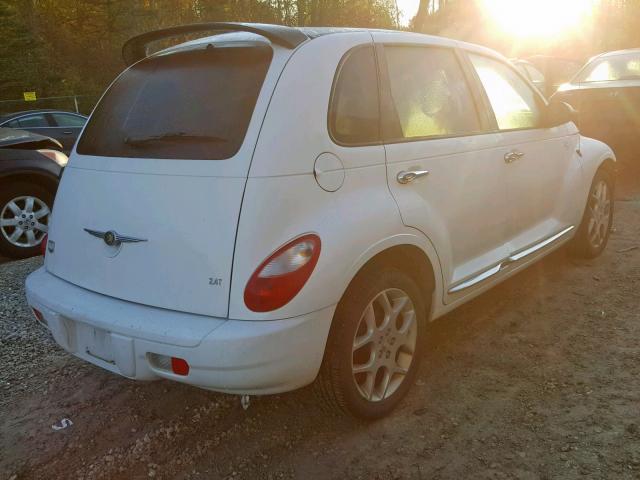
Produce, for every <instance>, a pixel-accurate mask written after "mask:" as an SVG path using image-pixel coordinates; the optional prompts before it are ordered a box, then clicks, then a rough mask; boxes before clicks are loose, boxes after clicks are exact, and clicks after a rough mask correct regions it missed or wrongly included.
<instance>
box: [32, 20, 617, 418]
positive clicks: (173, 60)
mask: <svg viewBox="0 0 640 480" xmlns="http://www.w3.org/2000/svg"><path fill="white" fill-rule="evenodd" d="M205 31H208V32H209V33H207V35H209V36H206V37H204V32H205ZM196 33H199V34H201V36H203V37H204V38H199V39H197V40H193V41H189V42H187V43H182V44H180V45H177V46H174V47H171V48H168V49H165V50H161V51H159V52H156V53H153V54H150V53H149V52H148V50H149V47H150V45H152V44H154V43H155V42H157V41H158V40H163V39H166V38H168V37H175V36H176V35H182V34H192V35H194V34H196ZM123 54H124V57H125V60H126V61H127V64H128V65H130V66H129V68H128V69H127V70H125V71H124V72H123V73H122V74H121V75H120V76H119V77H118V78H117V79H116V80H115V81H114V83H113V84H112V85H111V86H110V87H109V89H108V90H107V92H106V93H105V94H104V96H103V98H102V99H101V100H100V102H99V104H98V106H97V107H96V109H95V111H94V112H93V114H92V115H91V118H90V120H89V122H88V124H87V126H86V127H85V129H84V132H83V133H82V135H81V137H80V140H79V143H78V144H77V147H76V148H75V150H74V151H73V152H72V154H71V157H70V160H69V165H68V166H67V168H66V170H65V172H64V175H63V177H62V181H61V184H60V188H59V190H58V195H57V198H56V201H55V208H54V210H53V219H52V223H51V225H50V231H49V237H48V242H47V245H46V248H47V253H46V258H45V264H44V267H42V268H40V269H39V270H38V271H36V272H34V273H33V274H31V275H30V276H29V278H28V279H27V285H26V287H27V288H26V290H27V297H28V301H29V304H30V306H31V307H32V308H33V309H34V313H35V314H36V317H37V318H38V319H39V321H40V322H41V323H43V324H45V325H46V326H47V327H48V328H49V329H50V330H51V333H52V334H53V337H54V338H55V340H56V342H58V343H59V344H60V345H61V346H62V347H63V348H64V349H66V350H67V351H69V352H71V353H72V354H74V355H76V356H78V357H80V358H82V359H84V360H87V361H89V362H91V363H94V364H96V365H99V366H101V367H103V368H105V369H107V370H110V371H112V372H115V373H118V374H121V375H124V376H126V377H129V378H134V379H140V380H152V379H158V378H165V379H170V380H175V381H179V382H183V383H187V384H191V385H195V386H198V387H201V388H206V389H210V390H216V391H221V392H228V393H234V394H245V395H259V394H273V393H278V392H284V391H288V390H292V389H296V388H299V387H302V386H304V385H307V384H310V383H312V382H314V380H315V381H316V385H317V390H318V392H319V394H320V395H321V396H322V397H324V398H325V399H326V401H328V402H329V403H330V405H333V406H335V407H337V408H339V409H342V410H343V411H345V412H348V413H351V414H353V415H356V416H359V417H365V418H375V417H379V416H382V415H384V414H386V413H388V412H389V411H390V410H391V409H392V408H393V407H394V406H396V405H397V403H398V402H399V401H400V400H401V398H402V397H403V396H404V395H405V393H406V392H407V390H408V389H409V387H410V385H411V384H412V383H413V382H414V379H415V375H416V370H417V368H418V364H419V361H420V357H421V356H423V348H424V345H425V342H424V337H425V330H426V327H427V323H428V321H429V320H432V319H435V318H438V317H440V316H442V315H443V314H445V313H446V312H448V311H450V310H452V309H453V308H456V307H457V306H459V305H461V304H462V303H464V302H467V301H468V300H470V299H471V298H473V297H475V296H477V295H478V294H480V293H481V292H484V291H485V290H487V289H488V288H490V287H492V286H493V285H496V284H497V283H498V282H501V281H502V280H504V279H506V278H508V277H509V276H511V275H513V274H515V273H516V272H518V271H520V270H522V269H523V268H526V267H527V266H528V265H530V264H531V263H533V262H535V261H537V260H539V259H540V258H542V257H543V256H545V255H546V254H548V253H549V252H550V251H552V250H554V249H556V248H558V247H560V246H561V245H563V244H565V243H570V244H571V250H572V251H573V252H575V253H577V254H579V255H582V256H587V257H594V256H596V255H598V254H600V252H601V251H602V250H603V248H604V247H605V245H606V243H607V239H608V236H609V231H610V227H611V222H612V218H613V211H612V208H613V197H612V195H613V188H614V170H615V157H614V154H613V152H612V151H611V150H610V149H609V148H608V147H607V146H606V145H604V144H603V143H600V142H598V141H595V140H592V139H589V138H585V137H581V136H580V134H579V132H578V130H577V129H576V127H575V125H574V124H573V123H572V121H571V118H572V115H573V114H574V112H573V111H572V110H571V109H570V107H568V106H567V105H565V104H562V103H556V104H553V103H552V104H551V105H549V104H548V103H547V101H546V100H545V99H544V98H543V97H542V96H541V95H540V94H539V93H538V91H537V90H536V89H535V88H534V87H533V86H532V85H531V84H530V83H529V82H528V81H527V80H525V79H524V78H523V77H522V75H521V74H520V73H518V71H517V70H516V69H515V68H513V66H512V65H511V64H510V63H509V62H508V61H507V60H505V58H504V57H502V56H501V55H499V54H497V53H495V52H493V51H491V50H488V49H486V48H483V47H479V46H475V45H470V44H466V43H462V42H458V41H454V40H449V39H444V38H438V37H431V36H425V35H419V34H413V33H406V32H393V31H379V30H358V29H329V28H289V27H281V26H274V25H256V24H229V23H212V24H199V25H186V26H180V27H174V28H171V29H166V30H161V31H155V32H149V33H146V34H144V35H141V36H138V37H135V38H133V39H131V40H130V41H129V42H127V43H126V44H125V46H124V48H123Z"/></svg>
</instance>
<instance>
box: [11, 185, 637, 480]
mask: <svg viewBox="0 0 640 480" xmlns="http://www.w3.org/2000/svg"><path fill="white" fill-rule="evenodd" d="M621 198H622V200H620V201H619V202H617V204H616V208H617V212H616V214H617V217H616V220H615V227H616V230H615V232H614V234H613V236H612V239H611V243H610V244H609V246H608V248H607V250H606V252H605V254H604V255H603V256H602V257H601V258H598V259H596V260H593V261H575V260H571V259H569V258H568V257H567V256H566V254H565V252H564V251H559V252H556V253H554V254H552V255H550V256H549V257H547V258H546V259H545V260H543V261H542V262H540V263H538V264H537V265H536V266H533V267H532V268H530V269H528V270H527V271H525V272H523V273H521V274H519V275H517V276H515V277H513V278H512V279H510V280H508V281H507V282H505V283H503V284H502V285H500V286H498V287H497V288H495V289H493V290H492V291H490V292H488V293H487V294H484V295H483V296H481V297H480V298H478V299H476V300H474V301H473V302H471V303H469V304H467V305H465V306H463V307H462V308H460V309H458V310H457V311H455V312H453V313H452V314H449V315H448V316H446V317H445V318H442V319H440V320H438V321H437V322H434V323H433V324H432V329H431V332H430V336H429V348H428V349H427V350H428V353H427V354H426V355H425V357H424V359H423V367H422V369H421V371H420V374H419V376H418V380H417V381H416V385H415V386H414V388H413V389H412V391H411V392H410V394H409V395H408V397H407V398H406V400H405V401H404V402H403V403H402V404H401V406H400V408H399V409H398V410H397V411H396V412H395V413H394V414H393V415H391V416H390V417H388V418H385V419H383V420H380V421H377V422H374V423H361V422H357V421H354V420H350V419H346V418H342V417H339V416H334V415H332V414H330V413H327V412H325V411H324V410H323V409H322V408H320V406H319V404H318V402H317V400H316V398H315V397H314V394H313V390H312V389H311V388H307V389H304V390H301V391H297V392H293V393H290V394H286V395H280V396H272V397H260V398H253V399H252V404H251V406H250V408H249V409H248V410H247V411H244V410H243V409H242V408H241V407H240V403H239V399H238V397H233V396H227V395H222V394H217V393H211V392H206V391H202V390H198V389H195V388H191V387H187V386H183V385H179V384H175V383H170V382H165V381H161V382H154V383H136V382H133V381H130V380H127V379H124V378H120V377H118V376H115V375H113V374H111V373H108V372H105V371H103V370H101V369H99V368H98V367H94V366H92V365H89V364H86V363H84V362H82V361H80V360H77V359H75V358H73V357H71V356H69V355H67V354H66V353H65V352H63V351H61V350H60V349H58V348H57V347H56V346H55V344H54V343H53V341H52V340H51V339H50V338H49V337H48V335H47V333H46V332H45V331H43V330H41V329H40V328H39V327H38V326H37V325H35V322H34V321H33V320H32V317H31V314H30V313H29V311H28V310H27V307H26V304H25V302H24V300H23V298H24V297H23V295H24V293H23V287H22V285H23V283H24V277H25V276H26V275H27V274H28V272H30V271H32V270H33V269H35V268H37V267H38V265H39V263H40V260H39V259H31V260H26V261H21V262H12V263H6V264H4V265H0V291H1V292H2V297H3V301H2V302H0V326H2V330H1V331H0V333H1V336H0V478H7V479H12V480H15V479H54V478H55V479H57V478H63V479H99V478H109V479H131V478H176V479H209V478H212V479H213V478H247V479H254V478H257V479H271V478H274V479H275V478H305V479H306V478H323V479H324V478H335V479H344V478H362V479H378V478H379V479H404V478H407V479H466V478H479V479H484V478H486V479H552V478H553V479H556V478H558V479H559V478H561V479H573V478H592V479H612V478H621V479H626V478H628V479H638V478H640V312H639V306H640V248H636V249H632V248H633V247H640V195H637V194H628V193H623V194H622V195H621ZM62 418H69V419H71V421H72V422H73V425H72V426H70V427H68V428H66V429H63V430H59V431H54V430H53V429H52V425H54V424H56V423H57V422H59V421H60V420H61V419H62Z"/></svg>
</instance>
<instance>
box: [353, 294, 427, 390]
mask: <svg viewBox="0 0 640 480" xmlns="http://www.w3.org/2000/svg"><path fill="white" fill-rule="evenodd" d="M417 336H418V325H417V322H416V312H415V308H414V305H413V302H412V301H411V298H410V297H409V295H407V294H406V293H405V292H404V291H402V290H400V289H396V288H392V289H387V290H384V291H382V292H380V293H378V294H377V295H376V296H375V298H374V299H373V300H372V301H371V302H370V303H369V304H368V305H367V307H366V308H365V310H364V312H363V313H362V315H361V317H360V321H359V323H358V328H357V330H356V334H355V337H354V339H353V349H352V364H351V365H352V372H353V379H354V381H355V383H356V386H357V387H358V391H359V392H360V394H361V395H362V396H363V397H364V398H365V399H367V400H368V401H371V402H378V401H381V400H384V399H386V398H388V397H390V396H391V395H393V393H394V392H395V391H396V390H397V389H398V388H399V387H400V385H401V384H402V382H403V381H404V378H405V376H406V375H407V374H408V372H409V368H410V367H411V364H412V363H413V357H414V352H415V350H416V341H417Z"/></svg>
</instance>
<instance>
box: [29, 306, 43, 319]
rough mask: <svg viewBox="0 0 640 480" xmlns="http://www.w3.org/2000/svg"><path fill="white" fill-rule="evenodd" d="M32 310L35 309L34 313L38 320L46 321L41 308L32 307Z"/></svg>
mask: <svg viewBox="0 0 640 480" xmlns="http://www.w3.org/2000/svg"><path fill="white" fill-rule="evenodd" d="M31 310H33V314H34V315H35V316H36V318H37V319H38V321H40V322H44V317H43V316H42V313H40V311H39V310H36V309H35V308H32V309H31Z"/></svg>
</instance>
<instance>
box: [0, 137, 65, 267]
mask: <svg viewBox="0 0 640 480" xmlns="http://www.w3.org/2000/svg"><path fill="white" fill-rule="evenodd" d="M61 150H62V145H60V142H58V141H57V140H54V139H52V138H49V137H45V136H43V135H38V134H35V133H32V132H26V131H22V130H14V129H11V128H0V254H1V255H6V256H8V257H12V258H25V257H30V256H33V255H37V254H38V253H39V251H40V244H41V243H42V241H43V239H44V236H45V235H46V233H47V230H48V225H49V217H50V215H51V208H52V207H53V198H54V196H55V193H56V190H57V188H58V181H59V178H60V175H61V173H62V170H63V168H64V166H65V165H66V163H67V156H66V155H65V154H64V153H62V151H61Z"/></svg>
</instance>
